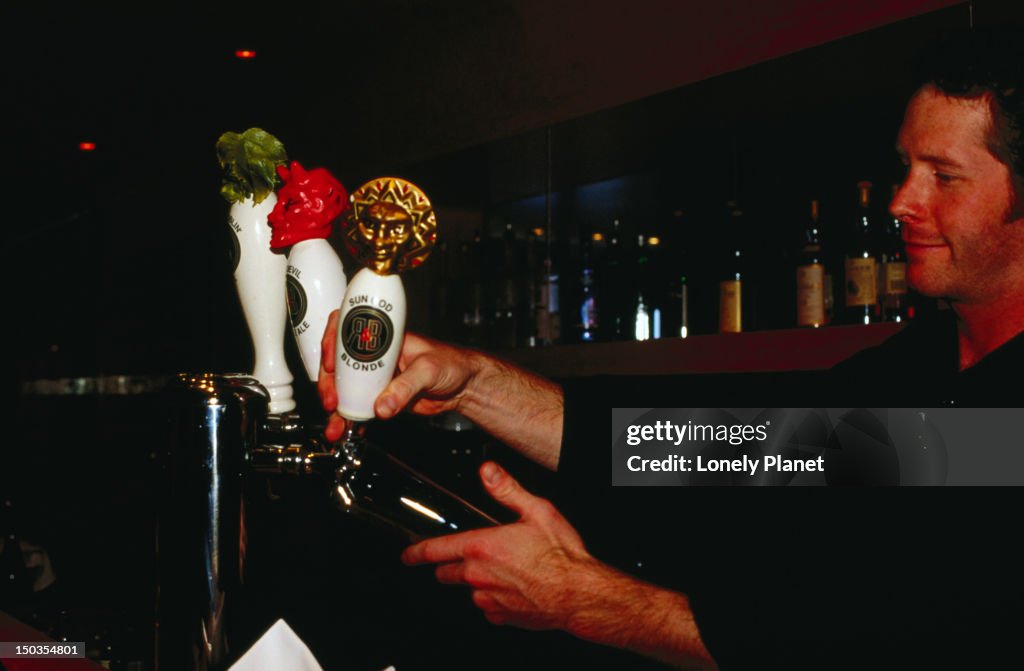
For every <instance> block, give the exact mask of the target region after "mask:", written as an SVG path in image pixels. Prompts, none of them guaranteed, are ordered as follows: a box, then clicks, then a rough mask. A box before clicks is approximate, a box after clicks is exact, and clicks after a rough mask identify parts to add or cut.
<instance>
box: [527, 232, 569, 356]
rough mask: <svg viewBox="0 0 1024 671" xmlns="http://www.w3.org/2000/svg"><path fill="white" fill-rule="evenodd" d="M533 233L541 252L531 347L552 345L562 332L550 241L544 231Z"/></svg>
mask: <svg viewBox="0 0 1024 671" xmlns="http://www.w3.org/2000/svg"><path fill="white" fill-rule="evenodd" d="M534 233H535V238H536V240H537V242H538V243H539V244H540V245H541V248H542V251H541V254H540V258H539V259H538V260H539V263H538V267H537V271H536V273H537V274H536V280H535V281H534V291H535V298H534V304H533V305H534V320H533V322H534V334H533V338H532V342H531V345H533V346H544V345H553V344H555V343H557V342H558V341H559V339H560V338H561V332H562V321H561V312H560V306H559V300H558V298H559V296H558V279H559V278H558V272H557V270H556V268H555V264H554V261H553V260H552V258H551V245H550V241H549V240H548V239H547V236H546V235H545V234H544V231H542V230H540V229H538V230H537V231H534Z"/></svg>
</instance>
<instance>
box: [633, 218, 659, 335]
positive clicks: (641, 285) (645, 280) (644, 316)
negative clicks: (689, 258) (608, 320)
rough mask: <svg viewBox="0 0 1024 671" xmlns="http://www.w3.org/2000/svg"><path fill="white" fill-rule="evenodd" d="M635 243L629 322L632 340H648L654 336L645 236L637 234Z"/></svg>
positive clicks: (648, 260)
mask: <svg viewBox="0 0 1024 671" xmlns="http://www.w3.org/2000/svg"><path fill="white" fill-rule="evenodd" d="M636 244H637V249H636V263H635V265H634V271H633V278H632V279H633V287H634V289H633V291H632V298H631V300H630V306H631V307H630V317H629V323H630V324H632V335H633V337H632V339H633V340H650V339H651V338H653V337H654V325H653V317H654V306H653V305H652V303H651V294H650V291H649V287H650V281H649V277H650V266H649V262H650V259H649V257H648V255H647V237H646V236H644V235H638V236H637V242H636Z"/></svg>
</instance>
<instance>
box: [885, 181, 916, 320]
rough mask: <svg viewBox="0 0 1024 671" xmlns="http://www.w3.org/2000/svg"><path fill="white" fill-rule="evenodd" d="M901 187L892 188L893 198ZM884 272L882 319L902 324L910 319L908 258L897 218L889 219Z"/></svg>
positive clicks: (894, 186)
mask: <svg viewBox="0 0 1024 671" xmlns="http://www.w3.org/2000/svg"><path fill="white" fill-rule="evenodd" d="M897 190H899V185H898V184H894V185H893V187H892V195H893V198H895V197H896V191H897ZM881 247H882V272H881V274H880V279H881V282H880V283H879V287H878V290H879V293H880V294H881V297H882V319H884V320H885V321H887V322H902V321H904V320H905V319H907V318H908V317H909V305H908V302H907V258H906V255H905V253H904V250H903V222H901V221H900V220H899V219H897V218H895V217H890V218H889V219H888V224H887V225H886V227H885V237H884V239H883V241H882V245H881Z"/></svg>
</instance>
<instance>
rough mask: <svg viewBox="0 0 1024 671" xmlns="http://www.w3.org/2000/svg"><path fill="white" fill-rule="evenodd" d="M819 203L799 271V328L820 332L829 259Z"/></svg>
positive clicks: (809, 225)
mask: <svg viewBox="0 0 1024 671" xmlns="http://www.w3.org/2000/svg"><path fill="white" fill-rule="evenodd" d="M818 214H819V211H818V201H816V200H812V201H811V218H810V220H809V221H808V222H807V226H806V227H805V228H804V234H803V241H802V243H801V246H800V250H799V253H798V255H797V267H796V325H797V326H809V327H812V328H819V327H821V326H823V325H825V324H826V323H827V321H826V313H825V290H826V286H825V256H824V253H823V250H822V244H821V228H820V225H819V218H818Z"/></svg>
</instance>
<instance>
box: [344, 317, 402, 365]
mask: <svg viewBox="0 0 1024 671" xmlns="http://www.w3.org/2000/svg"><path fill="white" fill-rule="evenodd" d="M341 333H342V336H343V337H342V341H341V342H342V344H343V346H344V347H345V351H346V352H347V353H348V355H349V356H350V357H352V358H353V359H354V360H356V361H363V362H368V361H375V360H377V359H379V358H380V357H382V356H384V353H385V352H387V351H388V348H389V347H391V340H392V338H394V335H395V329H394V327H393V326H392V324H391V318H390V317H388V316H387V315H386V314H385V313H384V311H383V310H378V309H377V308H373V307H369V306H365V305H363V306H360V307H357V308H353V309H352V311H351V312H349V313H348V314H347V315H345V321H344V322H343V323H342V325H341Z"/></svg>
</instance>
